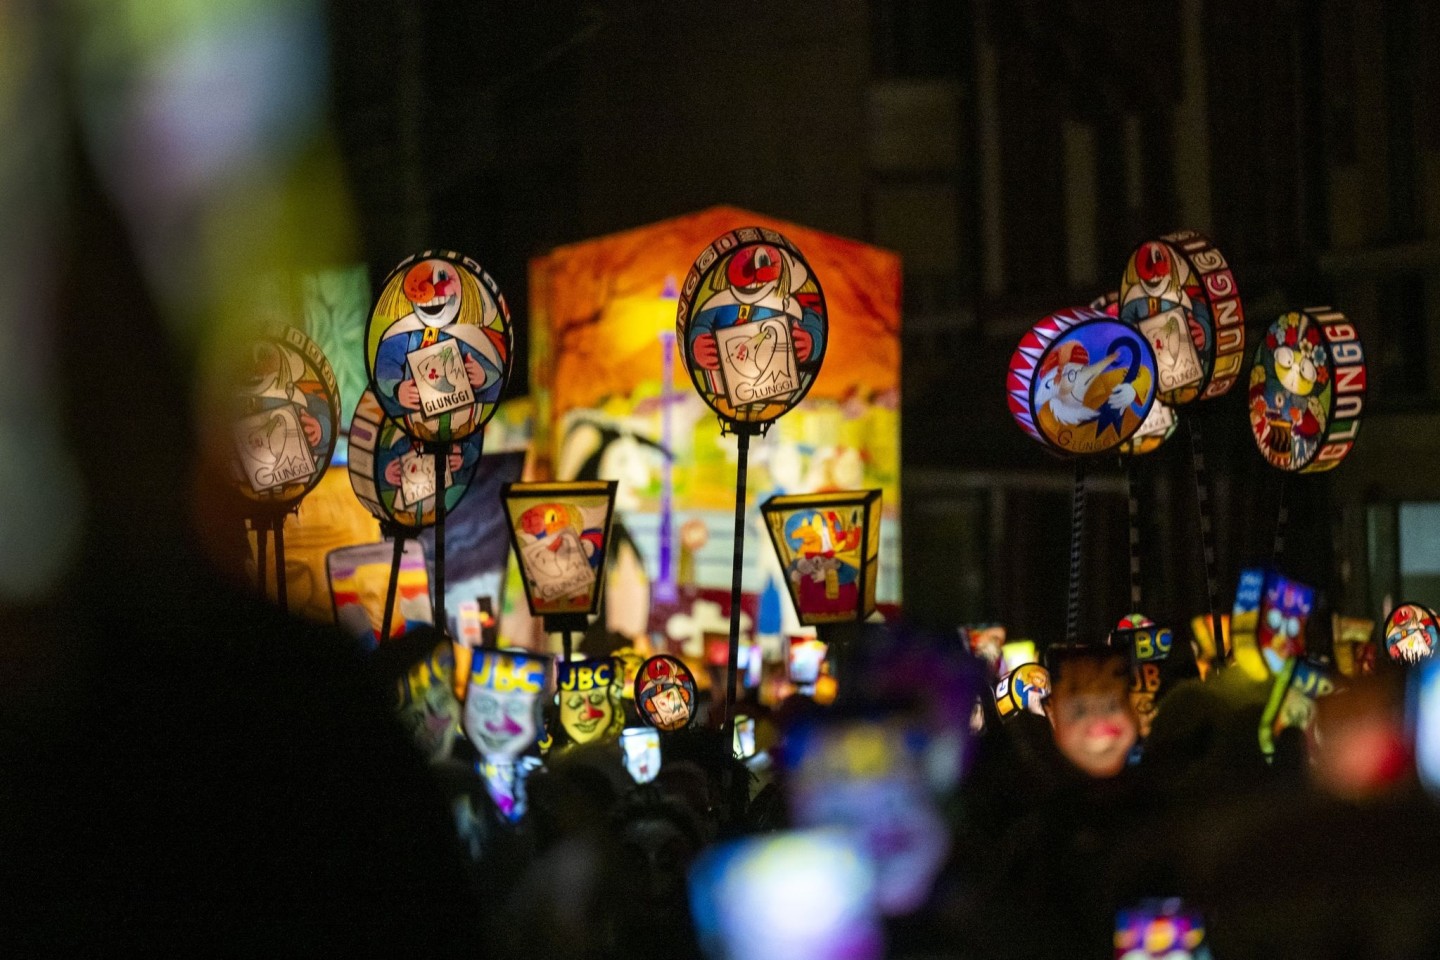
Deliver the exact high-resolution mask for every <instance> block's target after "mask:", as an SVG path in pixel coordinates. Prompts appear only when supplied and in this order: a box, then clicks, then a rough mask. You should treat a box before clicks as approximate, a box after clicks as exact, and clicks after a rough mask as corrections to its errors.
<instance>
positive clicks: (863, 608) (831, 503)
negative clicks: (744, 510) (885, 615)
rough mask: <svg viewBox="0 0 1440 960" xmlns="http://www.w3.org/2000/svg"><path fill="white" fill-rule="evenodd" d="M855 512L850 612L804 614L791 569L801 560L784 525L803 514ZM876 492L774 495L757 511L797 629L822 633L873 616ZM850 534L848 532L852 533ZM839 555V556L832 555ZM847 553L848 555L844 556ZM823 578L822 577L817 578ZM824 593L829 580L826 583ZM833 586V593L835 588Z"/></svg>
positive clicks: (876, 568) (876, 573)
mask: <svg viewBox="0 0 1440 960" xmlns="http://www.w3.org/2000/svg"><path fill="white" fill-rule="evenodd" d="M850 509H858V510H859V512H860V539H859V541H858V545H857V548H856V549H857V552H858V560H859V563H858V566H857V569H856V573H855V584H856V596H855V606H854V608H853V609H837V610H827V611H815V610H813V609H806V607H807V604H806V603H804V602H803V601H802V598H803V596H804V590H803V584H804V576H805V575H804V574H802V575H801V578H800V580H799V581H798V582H797V580H796V573H797V571H796V569H795V567H796V564H798V563H799V562H800V561H801V559H803V558H801V557H800V556H799V555H798V551H797V550H795V549H793V548H792V547H791V546H790V544H789V534H788V533H787V531H786V529H785V528H786V526H787V520H788V518H790V517H793V516H796V515H798V514H802V513H804V512H805V511H811V512H814V513H820V514H824V513H829V514H838V513H839V512H840V511H844V510H850ZM880 510H881V491H879V490H845V491H839V492H835V493H801V494H779V495H776V496H773V497H771V498H770V499H768V500H766V501H765V502H764V503H762V504H761V505H760V513H761V515H762V516H763V517H764V518H765V529H766V530H767V531H768V532H769V534H770V542H771V544H772V545H773V546H774V548H775V552H776V554H777V555H778V556H779V557H780V566H781V567H782V568H783V569H784V571H785V589H786V592H787V593H788V594H789V595H790V603H791V604H792V605H793V606H794V608H795V614H796V616H797V617H798V618H799V620H800V623H801V625H803V626H806V627H821V626H827V625H830V624H836V623H859V622H861V621H863V620H865V619H866V618H868V617H869V616H870V615H871V614H873V613H874V612H875V606H876V600H875V594H876V590H877V587H878V583H879V567H880V522H881V515H880ZM852 529H853V528H852ZM833 552H835V553H838V552H839V551H833ZM847 553H848V551H847ZM822 576H823V574H822ZM825 579H826V581H827V590H828V579H829V578H828V576H826V577H825ZM838 579H839V577H838V571H837V576H836V580H837V584H836V590H837V593H838V590H839V587H840V584H839V583H838Z"/></svg>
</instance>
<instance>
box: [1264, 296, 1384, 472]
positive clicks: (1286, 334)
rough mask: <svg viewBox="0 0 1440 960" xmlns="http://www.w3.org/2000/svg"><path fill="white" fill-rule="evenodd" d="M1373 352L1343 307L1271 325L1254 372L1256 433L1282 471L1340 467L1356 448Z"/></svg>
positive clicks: (1271, 461)
mask: <svg viewBox="0 0 1440 960" xmlns="http://www.w3.org/2000/svg"><path fill="white" fill-rule="evenodd" d="M1364 409H1365V353H1364V351H1363V350H1362V349H1361V347H1360V338H1359V336H1358V335H1357V334H1356V333H1355V327H1354V326H1353V325H1352V324H1351V323H1350V321H1349V320H1347V319H1346V318H1345V315H1344V314H1343V313H1341V312H1340V311H1338V310H1332V309H1330V308H1329V307H1306V308H1305V309H1304V310H1298V311H1293V312H1291V313H1286V314H1284V315H1282V316H1281V317H1280V318H1279V319H1278V320H1276V321H1275V322H1274V323H1272V324H1271V325H1270V329H1269V330H1267V331H1266V333H1265V339H1264V340H1263V341H1261V343H1260V347H1259V349H1258V350H1256V351H1255V363H1254V365H1253V366H1252V367H1251V368H1250V432H1251V435H1252V436H1253V437H1254V438H1255V443H1256V445H1257V446H1258V447H1259V448H1260V452H1261V454H1263V455H1264V457H1265V460H1266V461H1267V462H1268V463H1269V464H1270V465H1271V466H1272V467H1276V468H1278V469H1280V470H1287V471H1290V472H1294V473H1319V472H1321V471H1323V470H1333V469H1334V468H1335V467H1337V466H1339V465H1340V461H1342V460H1344V459H1345V457H1346V456H1347V455H1348V454H1349V453H1350V451H1351V450H1352V449H1354V447H1355V437H1356V435H1357V434H1358V433H1359V431H1360V415H1361V413H1362V412H1363V411H1364Z"/></svg>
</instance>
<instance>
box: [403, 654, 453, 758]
mask: <svg viewBox="0 0 1440 960" xmlns="http://www.w3.org/2000/svg"><path fill="white" fill-rule="evenodd" d="M454 671H455V659H454V653H453V652H452V648H451V644H450V642H449V641H448V640H447V641H445V642H444V643H441V644H438V645H437V646H436V647H435V650H434V651H433V652H432V653H431V654H430V656H429V657H427V658H426V659H425V660H423V661H422V662H420V663H417V664H416V665H415V666H413V667H411V668H410V671H409V673H408V674H406V676H405V677H404V678H403V679H401V680H400V681H398V682H397V694H398V698H399V702H398V704H397V709H398V712H399V714H400V721H401V723H403V724H404V725H405V726H406V728H407V729H409V731H410V735H411V736H412V737H413V738H414V740H415V745H416V746H417V747H419V748H420V751H421V752H422V753H423V754H425V756H426V757H428V758H429V759H430V761H431V762H432V763H434V762H437V761H440V760H443V759H445V757H447V756H448V755H449V754H450V747H451V745H452V744H453V743H454V742H455V734H456V732H457V731H458V724H457V723H456V721H457V720H458V719H459V715H460V704H459V703H458V702H456V700H455V692H454V689H453V686H454V680H453V674H454Z"/></svg>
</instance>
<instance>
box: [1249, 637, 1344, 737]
mask: <svg viewBox="0 0 1440 960" xmlns="http://www.w3.org/2000/svg"><path fill="white" fill-rule="evenodd" d="M1334 692H1335V682H1334V681H1333V680H1332V679H1331V678H1330V676H1329V674H1328V672H1327V671H1326V669H1325V667H1324V666H1323V665H1322V664H1320V663H1317V662H1316V661H1314V660H1311V659H1309V658H1308V657H1304V656H1295V657H1291V658H1290V659H1289V660H1287V661H1286V662H1285V663H1284V664H1283V665H1282V666H1281V667H1280V669H1279V670H1277V671H1276V672H1275V683H1274V685H1273V686H1272V687H1271V689H1270V699H1269V701H1267V703H1266V704H1265V711H1264V712H1263V713H1262V714H1261V715H1260V752H1261V753H1263V754H1264V755H1265V757H1266V759H1269V758H1271V757H1273V756H1274V755H1275V737H1277V736H1279V735H1280V732H1281V731H1282V730H1287V729H1289V728H1292V727H1293V728H1295V729H1298V730H1301V731H1303V732H1304V734H1305V740H1306V742H1307V743H1311V738H1312V736H1313V735H1314V731H1315V717H1316V709H1317V708H1316V702H1317V701H1318V700H1319V699H1320V698H1321V697H1325V696H1329V695H1330V694H1331V693H1334Z"/></svg>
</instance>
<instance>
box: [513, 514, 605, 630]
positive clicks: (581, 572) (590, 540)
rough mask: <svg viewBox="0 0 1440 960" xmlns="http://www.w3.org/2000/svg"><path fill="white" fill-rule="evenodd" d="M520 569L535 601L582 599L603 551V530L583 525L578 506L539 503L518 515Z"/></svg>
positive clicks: (550, 602)
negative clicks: (521, 565)
mask: <svg viewBox="0 0 1440 960" xmlns="http://www.w3.org/2000/svg"><path fill="white" fill-rule="evenodd" d="M519 533H520V535H521V536H520V540H521V553H522V556H523V559H524V573H525V575H526V576H527V577H529V578H530V580H531V583H532V589H533V590H534V596H535V602H536V603H537V604H539V605H542V606H543V605H545V604H553V603H557V602H560V601H577V600H578V601H584V600H585V599H586V598H587V597H588V596H589V590H590V587H591V585H593V584H594V582H595V571H596V569H597V568H598V567H599V566H600V561H601V560H602V559H603V558H604V555H605V534H604V531H602V530H601V529H600V528H598V527H586V526H585V521H584V518H583V515H582V514H581V512H580V510H579V508H577V507H574V506H571V505H570V504H565V503H543V504H539V505H537V506H533V507H531V508H529V509H528V510H526V511H525V512H524V513H522V514H521V515H520V529H519Z"/></svg>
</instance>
